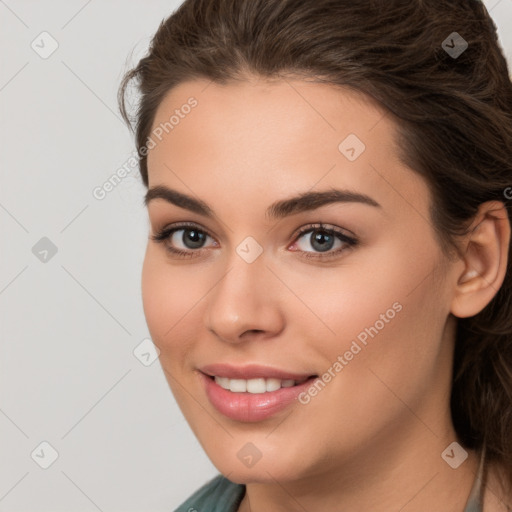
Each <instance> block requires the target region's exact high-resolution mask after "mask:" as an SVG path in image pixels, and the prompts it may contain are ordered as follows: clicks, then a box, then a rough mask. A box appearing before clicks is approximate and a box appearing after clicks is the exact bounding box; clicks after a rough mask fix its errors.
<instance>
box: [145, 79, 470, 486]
mask: <svg viewBox="0 0 512 512" xmlns="http://www.w3.org/2000/svg"><path fill="white" fill-rule="evenodd" d="M191 97H193V98H194V99H193V100H190V99H189V98H191ZM186 105H193V107H190V108H189V107H187V106H186ZM171 116H174V118H172V120H171V121H169V120H170V118H171ZM165 123H167V124H165ZM394 126H395V125H394V124H393V122H392V121H391V120H390V118H389V116H386V115H385V113H384V111H383V110H381V109H380V108H379V107H378V106H377V105H376V104H375V103H374V102H372V101H371V100H370V99H369V98H368V97H366V96H363V95H360V94H357V93H355V92H350V91H347V90H341V89H336V88H334V87H332V86H329V85H321V84H318V83H316V84H314V83H307V82H304V81H300V80H286V81H285V80H281V81H275V82H268V81H261V80H260V81H258V80H251V81H247V82H240V83H231V84H229V85H217V84H215V83H208V82H206V81H202V80H197V81H191V82H187V83H183V84H181V85H180V86H179V87H177V88H175V89H173V90H172V91H171V92H170V94H168V96H167V97H166V98H165V100H164V101H163V102H162V104H161V105H160V106H159V108H158V111H157V114H156V118H155V121H154V124H153V135H152V139H153V143H151V144H150V147H152V149H151V150H150V152H149V155H148V168H149V193H148V194H149V195H148V198H147V199H148V210H149V217H150V225H151V234H152V235H158V234H159V233H162V231H163V232H164V233H163V234H162V235H161V236H160V238H163V240H160V241H157V240H153V239H151V238H150V240H149V242H148V246H147V252H146V257H145V262H144V268H143V279H142V288H143V300H144V309H145V315H146V319H147V322H148V326H149V329H150V333H151V336H152V338H153V341H154V343H155V344H156V345H157V347H158V348H159V349H160V351H161V354H160V362H161V365H162V367H163V369H164V371H165V375H166V378H167V380H168V382H169V385H170V387H171V388H172V391H173V393H174V395H175V397H176V400H177V402H178V404H179V406H180V408H181V410H182V412H183V414H184V415H185V417H186V419H187V421H188V422H189V424H190V426H191V428H192V429H193V431H194V433H195V435H196V436H197V438H198V439H199V441H200V443H201V444H202V446H203V448H204V449H205V451H206V452H207V454H208V455H209V457H210V458H211V460H212V461H213V463H214V464H215V465H216V467H217V468H218V469H219V470H220V471H221V472H222V473H224V474H225V475H228V476H229V478H230V479H231V480H233V481H239V482H264V481H272V480H274V479H277V480H279V481H287V480H288V481H291V480H300V479H302V478H311V477H313V476H315V475H323V474H330V475H333V474H334V473H333V472H334V471H335V470H336V468H339V467H341V466H344V467H345V468H347V467H349V466H350V467H351V468H352V470H353V471H356V469H357V467H360V468H364V467H367V465H368V463H369V461H375V460H378V457H388V460H389V457H395V456H396V453H395V452H394V451H393V450H394V449H395V448H396V446H397V445H398V444H397V443H398V442H400V443H403V441H404V439H406V438H407V439H411V443H412V442H413V441H414V442H416V443H419V444H417V445H416V448H415V449H416V452H417V456H418V457H421V456H425V457H428V456H433V455H431V452H432V446H434V445H435V447H436V448H435V450H437V449H439V451H438V452H435V456H436V457H437V458H440V455H441V452H442V450H443V449H444V448H445V447H446V445H447V444H448V443H449V442H451V441H452V440H454V439H453V438H451V439H450V436H451V434H452V430H451V428H452V427H451V422H450V417H449V407H448V403H449V386H450V382H451V373H450V372H451V350H452V346H453V345H452V342H453V335H454V325H453V322H452V321H453V317H449V313H450V307H451V302H452V291H453V282H454V276H455V275H456V271H460V270H461V267H460V266H459V267H457V265H458V264H457V265H456V264H453V265H448V264H447V261H446V259H445V258H444V256H443V255H442V253H441V250H440V248H439V245H438V243H437V241H436V238H435V235H434V231H433V227H432V224H431V222H430V216H429V204H430V201H431V196H430V194H429V190H428V188H427V185H426V183H425V181H424V180H423V179H422V178H421V177H420V176H419V175H417V174H416V173H414V172H413V171H411V170H410V169H408V168H406V167H405V166H404V165H403V164H402V163H401V162H399V161H398V158H397V151H396V147H395V145H394ZM162 128H164V129H162ZM159 139H161V140H159ZM156 187H159V188H158V189H156ZM171 190H172V191H175V192H176V194H173V193H172V192H170V191H171ZM333 190H338V191H339V193H338V194H337V195H336V194H335V193H332V194H331V195H328V194H327V193H328V192H329V191H331V192H332V191H333ZM177 194H179V195H177ZM310 195H311V196H310ZM185 196H186V197H187V198H188V199H186V200H185V199H184V198H185ZM177 198H180V200H179V203H180V206H178V204H177V203H178V201H177ZM183 223H187V226H185V227H183V226H182V224H183ZM320 223H321V224H322V227H320V226H319V224H320ZM180 226H181V227H180ZM172 228H174V232H170V229H172ZM166 230H167V231H166ZM301 231H302V234H300V232H301ZM165 237H166V238H165ZM172 249H176V250H179V251H184V252H185V253H186V254H185V255H179V254H176V253H173V252H172V251H171V250H172ZM447 319H449V321H447ZM213 376H217V377H220V379H217V381H216V380H214V378H213ZM262 379H265V380H262ZM269 379H270V380H269ZM304 379H309V380H307V381H306V382H305V383H302V384H301V383H300V382H301V381H302V380H304ZM292 384H293V385H292ZM226 387H227V388H229V389H224V388H226ZM247 387H248V388H249V391H247ZM277 388H279V389H277ZM244 389H245V391H243V390H244ZM263 390H265V391H263ZM267 390H268V391H267ZM418 440H422V441H421V442H419V441H418ZM427 450H428V453H427ZM435 450H434V451H435ZM382 460H385V459H382ZM439 460H440V459H439ZM353 474H354V473H353Z"/></svg>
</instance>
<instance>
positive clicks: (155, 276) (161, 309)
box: [142, 245, 206, 356]
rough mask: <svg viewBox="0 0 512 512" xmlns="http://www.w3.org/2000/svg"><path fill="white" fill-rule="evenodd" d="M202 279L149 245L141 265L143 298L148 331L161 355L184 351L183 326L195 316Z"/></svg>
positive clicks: (185, 346)
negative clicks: (174, 263)
mask: <svg viewBox="0 0 512 512" xmlns="http://www.w3.org/2000/svg"><path fill="white" fill-rule="evenodd" d="M205 282H206V280H205V279H202V278H201V277H199V276H198V275H197V273H195V274H191V271H190V270H187V268H186V267H184V266H180V265H172V264H171V263H170V262H169V261H167V258H166V255H165V253H163V251H162V250H161V249H160V248H158V247H154V246H151V245H149V246H148V248H147V250H146V256H145V258H144V264H143V267H142V301H143V306H144V315H145V317H146V322H147V325H148V328H149V331H150V333H151V336H152V339H153V342H154V343H155V344H156V345H157V346H158V347H159V348H160V350H161V351H162V356H165V354H166V353H167V352H168V351H169V350H171V351H173V352H174V351H175V350H176V349H180V350H183V351H184V350H186V348H187V343H186V336H184V335H183V328H184V327H187V326H190V325H191V318H192V317H193V316H194V315H197V308H198V307H200V299H201V297H203V296H204V294H205V293H206V288H205V284H204V283H205ZM193 324H194V325H197V322H196V321H195V320H194V321H193Z"/></svg>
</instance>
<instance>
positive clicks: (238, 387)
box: [229, 379, 247, 393]
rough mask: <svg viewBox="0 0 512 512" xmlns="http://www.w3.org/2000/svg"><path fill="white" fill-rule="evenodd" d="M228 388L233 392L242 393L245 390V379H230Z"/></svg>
mask: <svg viewBox="0 0 512 512" xmlns="http://www.w3.org/2000/svg"><path fill="white" fill-rule="evenodd" d="M229 389H230V390H231V391H233V392H234V393H244V392H245V391H247V381H246V380H245V379H231V380H230V381H229Z"/></svg>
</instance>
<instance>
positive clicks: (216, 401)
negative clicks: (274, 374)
mask: <svg viewBox="0 0 512 512" xmlns="http://www.w3.org/2000/svg"><path fill="white" fill-rule="evenodd" d="M199 375H200V377H201V380H202V381H203V385H204V386H205V390H206V395H207V396H208V399H209V400H210V402H211V404H212V405H213V406H214V407H215V408H216V409H217V410H218V411H219V412H220V413H222V414H223V415H224V416H227V417H228V418H231V419H232V420H236V421H243V422H247V423H250V422H256V421H262V420H265V419H267V418H270V417H271V416H273V415H274V414H277V413H278V412H280V411H282V410H283V409H285V408H286V407H288V406H289V405H291V404H293V403H294V402H295V401H296V400H297V397H298V396H299V395H300V394H301V393H302V392H303V391H305V390H306V389H307V388H308V387H309V386H311V384H312V383H313V381H314V380H315V379H316V378H317V377H311V378H309V379H308V380H306V381H304V382H303V383H302V384H298V385H297V386H291V387H289V388H280V389H278V390H277V391H269V392H266V393H248V392H245V393H233V392H232V391H229V390H227V389H224V388H223V387H221V386H219V385H218V384H217V383H216V382H215V380H214V379H212V378H210V377H208V376H207V375H205V374H204V373H201V372H199Z"/></svg>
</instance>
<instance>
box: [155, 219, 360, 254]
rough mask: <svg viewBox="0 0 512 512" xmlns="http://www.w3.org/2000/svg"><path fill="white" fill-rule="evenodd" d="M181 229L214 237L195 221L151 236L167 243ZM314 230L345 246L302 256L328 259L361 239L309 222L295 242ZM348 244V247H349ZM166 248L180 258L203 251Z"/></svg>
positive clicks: (295, 238) (166, 228) (297, 234)
mask: <svg viewBox="0 0 512 512" xmlns="http://www.w3.org/2000/svg"><path fill="white" fill-rule="evenodd" d="M181 230H185V231H187V230H190V231H198V232H199V233H201V234H204V235H206V236H209V237H210V238H213V237H212V236H211V235H210V234H209V233H208V231H206V230H204V229H201V228H199V226H198V225H197V224H193V223H180V224H177V225H174V226H168V227H165V228H163V229H162V230H160V231H158V232H157V233H155V234H152V235H151V236H150V238H151V240H153V241H155V242H157V243H163V244H165V243H166V242H167V241H168V240H169V239H170V238H171V236H172V235H173V234H174V233H175V232H176V231H181ZM314 231H321V232H323V233H325V234H327V235H334V236H335V237H336V238H337V239H338V240H340V241H341V242H343V243H344V244H345V246H344V247H341V248H338V249H337V250H335V251H333V252H325V253H321V252H310V251H300V250H297V252H300V253H302V254H301V257H303V258H307V259H310V258H313V259H317V260H328V259H332V258H335V257H337V256H338V255H339V254H340V253H341V252H343V251H345V250H347V248H350V247H355V246H357V245H358V243H359V241H358V240H357V239H356V238H354V237H351V236H348V235H346V234H345V233H343V232H342V231H340V230H338V229H336V228H332V227H331V228H326V227H325V226H324V225H323V224H321V223H319V224H308V225H307V226H304V227H303V228H301V229H300V230H299V231H298V232H297V233H296V234H295V235H294V242H293V243H295V242H296V241H297V240H299V239H300V238H301V237H302V236H304V235H305V234H307V233H311V232H314ZM347 246H348V247H347ZM166 250H167V251H169V252H170V253H171V254H172V255H174V256H177V257H180V258H193V257H195V255H196V253H198V252H201V251H202V250H203V249H202V248H199V249H190V250H188V251H184V250H182V249H176V248H175V247H170V246H169V245H166Z"/></svg>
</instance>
